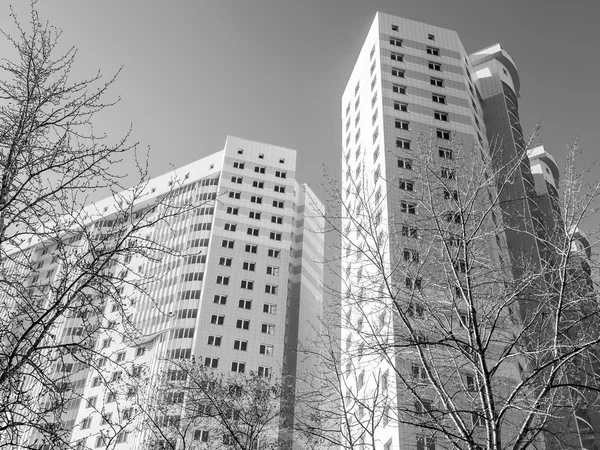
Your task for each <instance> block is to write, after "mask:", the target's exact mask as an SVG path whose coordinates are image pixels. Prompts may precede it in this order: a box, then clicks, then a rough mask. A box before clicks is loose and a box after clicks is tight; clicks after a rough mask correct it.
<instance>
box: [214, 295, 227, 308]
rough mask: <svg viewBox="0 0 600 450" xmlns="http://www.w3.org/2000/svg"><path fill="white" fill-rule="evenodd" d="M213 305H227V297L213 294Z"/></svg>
mask: <svg viewBox="0 0 600 450" xmlns="http://www.w3.org/2000/svg"><path fill="white" fill-rule="evenodd" d="M213 303H216V304H217V305H225V304H227V296H226V295H222V294H215V296H214V297H213Z"/></svg>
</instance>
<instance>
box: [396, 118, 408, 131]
mask: <svg viewBox="0 0 600 450" xmlns="http://www.w3.org/2000/svg"><path fill="white" fill-rule="evenodd" d="M394 124H395V126H396V128H399V129H401V130H408V129H409V128H408V126H409V124H408V122H406V121H405V120H398V119H396V120H395V122H394Z"/></svg>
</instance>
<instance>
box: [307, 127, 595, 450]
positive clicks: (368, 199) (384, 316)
mask: <svg viewBox="0 0 600 450" xmlns="http://www.w3.org/2000/svg"><path fill="white" fill-rule="evenodd" d="M501 147H502V146H501V143H494V144H493V145H491V147H490V148H481V147H480V146H479V145H476V146H473V147H468V146H463V145H461V143H458V142H450V145H447V146H445V147H440V146H439V145H438V142H437V139H436V138H435V136H426V135H421V136H420V138H419V143H418V148H416V149H414V150H413V155H412V156H411V157H410V158H408V157H406V156H405V155H404V153H401V152H398V154H396V153H394V152H393V154H391V155H388V156H386V160H387V161H388V164H389V163H390V161H391V162H392V163H395V162H396V160H397V161H398V170H397V172H396V174H395V175H393V176H388V177H387V178H386V177H385V175H384V174H382V173H380V172H379V171H378V170H375V171H373V172H369V171H368V170H363V171H362V173H358V172H357V173H354V172H352V173H351V172H350V170H347V171H346V176H345V179H344V181H343V182H342V183H337V182H335V181H332V182H331V186H332V189H331V191H332V192H333V193H334V195H335V197H334V204H333V205H332V207H330V209H329V210H328V211H323V216H324V217H325V218H326V219H327V222H328V225H329V227H330V230H332V231H334V232H336V233H339V235H340V236H341V242H342V245H341V249H340V250H341V252H342V253H343V256H344V257H343V260H342V268H341V269H342V277H341V278H342V283H343V285H342V291H341V292H340V293H339V295H340V296H341V298H342V314H341V317H340V323H341V326H342V333H341V334H342V342H341V348H340V349H339V350H336V348H335V345H334V344H331V343H327V345H325V346H324V350H321V353H322V355H324V358H323V365H324V366H327V365H329V372H328V373H329V375H328V376H327V377H328V378H327V377H325V378H324V379H325V380H326V382H327V383H329V382H332V383H333V385H332V387H331V388H330V389H329V390H325V389H323V390H321V392H320V393H319V392H316V393H315V395H317V397H318V396H319V395H320V394H321V395H322V399H323V400H322V401H321V402H320V403H319V402H313V404H319V405H321V406H322V405H326V404H329V405H331V404H332V402H333V403H335V400H337V402H338V403H337V405H338V406H337V408H335V407H328V408H325V409H327V410H328V411H329V412H331V411H332V410H333V411H334V414H333V415H330V417H333V418H334V419H335V420H334V421H333V423H335V422H337V424H336V425H337V426H338V427H339V425H340V423H341V424H342V426H341V431H340V433H341V435H342V436H341V437H340V438H339V439H337V442H335V444H336V445H339V444H343V445H344V447H345V448H365V447H366V448H380V447H376V446H383V445H385V444H386V443H387V442H388V439H389V438H390V437H391V436H392V434H394V433H395V435H396V436H397V435H398V432H397V431H392V430H398V429H399V430H400V433H401V434H400V435H401V437H402V439H406V440H407V442H412V443H413V445H416V447H417V449H420V450H422V449H425V448H428V449H433V448H435V447H436V446H440V447H457V448H468V449H473V450H475V449H478V448H489V449H505V448H511V449H513V448H514V449H523V448H526V447H528V446H533V447H541V446H544V445H545V446H547V447H549V448H571V447H577V446H581V445H582V442H583V443H584V446H586V447H587V446H588V445H590V443H593V441H594V430H593V426H592V425H590V424H593V423H595V421H597V417H598V416H597V411H598V408H599V407H600V404H599V402H598V400H599V399H598V388H599V387H600V385H599V384H598V379H599V376H600V370H599V369H600V365H599V364H598V356H597V353H596V348H597V344H598V342H599V341H600V329H599V327H598V319H599V317H598V315H599V311H598V305H597V301H596V296H595V287H596V286H595V284H594V280H595V277H594V276H592V274H593V273H596V272H595V270H596V268H595V267H594V261H593V260H592V259H591V258H590V256H591V249H592V247H593V246H594V245H595V242H596V241H595V237H594V236H595V234H594V233H590V234H588V237H587V239H584V238H583V237H582V235H581V234H580V233H579V230H580V229H581V228H584V225H590V224H593V223H598V222H597V219H596V220H595V221H594V219H595V215H596V213H597V211H598V193H599V185H598V183H597V182H592V183H591V184H586V177H585V174H582V173H579V172H577V170H576V167H575V162H576V157H577V154H578V153H579V151H580V150H579V148H578V147H577V145H575V146H574V147H572V148H570V150H569V152H568V154H567V162H566V165H565V169H564V174H563V178H562V179H563V182H562V186H560V191H561V192H562V193H561V194H559V193H558V190H555V189H553V186H549V184H548V183H547V182H544V181H543V177H542V178H539V177H537V178H536V177H534V176H533V174H532V173H531V170H530V164H529V160H528V156H527V153H525V152H524V153H522V154H520V155H518V156H517V157H515V158H505V159H504V160H503V158H501V157H499V155H500V153H499V152H501ZM500 161H502V162H500ZM384 172H385V171H384ZM394 172H395V171H394ZM394 172H393V171H391V170H390V171H388V172H387V173H388V174H390V173H394ZM522 179H524V181H521V180H522ZM517 183H526V184H527V186H525V187H524V188H523V186H524V184H521V185H520V186H521V187H519V186H517ZM515 186H517V188H515ZM519 189H520V190H519ZM517 194H518V195H517ZM336 210H337V211H341V216H338V215H336V214H335V211H336ZM332 211H333V212H334V213H333V214H332ZM337 354H339V355H340V356H339V358H337V357H335V355H337ZM338 365H339V367H341V370H340V368H339V367H338ZM332 373H333V374H334V375H333V376H332V375H331V374H332ZM382 380H385V381H382ZM323 396H324V397H323ZM325 397H326V398H325ZM332 399H334V400H332ZM327 402H328V403H327ZM326 413H327V411H326V412H325V413H324V412H323V411H322V410H321V409H319V408H318V409H317V410H316V413H315V415H316V418H315V420H314V421H313V428H312V429H311V427H305V429H307V430H308V432H309V433H312V434H313V435H317V436H320V437H322V435H323V431H326V430H328V429H329V427H330V425H331V423H332V421H329V422H327V421H325V422H319V419H321V418H322V417H323V414H326ZM357 422H360V424H357ZM323 423H325V424H327V425H328V426H326V427H324V428H323V427H322V425H323ZM349 424H352V426H350V425H349ZM334 428H335V427H334ZM338 429H339V428H338ZM363 445H364V447H363ZM588 448H589V447H588Z"/></svg>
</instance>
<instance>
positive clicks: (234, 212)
mask: <svg viewBox="0 0 600 450" xmlns="http://www.w3.org/2000/svg"><path fill="white" fill-rule="evenodd" d="M225 212H226V213H227V214H232V215H234V216H237V215H238V212H239V208H233V207H231V206H228V207H227V209H226V210H225Z"/></svg>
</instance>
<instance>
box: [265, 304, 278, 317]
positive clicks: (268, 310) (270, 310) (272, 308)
mask: <svg viewBox="0 0 600 450" xmlns="http://www.w3.org/2000/svg"><path fill="white" fill-rule="evenodd" d="M263 312H264V313H265V314H277V305H273V304H271V303H265V304H264V305H263Z"/></svg>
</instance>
